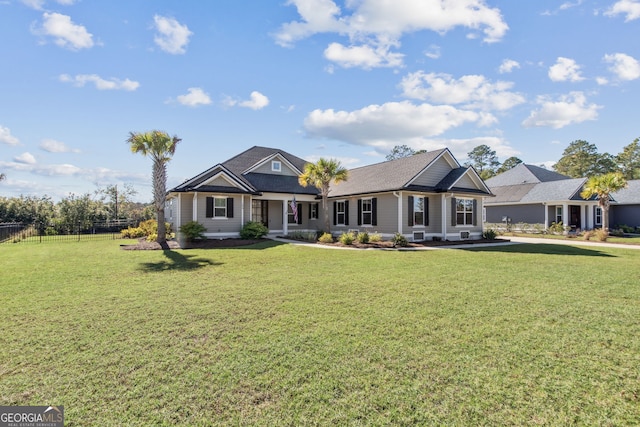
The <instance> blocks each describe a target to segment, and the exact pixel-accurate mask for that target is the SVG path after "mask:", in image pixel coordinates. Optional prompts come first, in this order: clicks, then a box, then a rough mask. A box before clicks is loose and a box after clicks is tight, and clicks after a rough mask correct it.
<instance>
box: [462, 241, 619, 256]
mask: <svg viewBox="0 0 640 427" xmlns="http://www.w3.org/2000/svg"><path fill="white" fill-rule="evenodd" d="M463 250H465V251H473V252H502V253H509V252H511V253H522V254H545V255H574V256H595V257H615V255H611V254H607V253H604V252H601V251H599V250H594V249H587V248H585V247H577V246H570V245H554V244H544V243H522V244H515V245H504V246H502V245H496V246H487V247H482V248H465V249H463Z"/></svg>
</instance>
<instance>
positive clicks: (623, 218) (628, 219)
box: [609, 179, 640, 228]
mask: <svg viewBox="0 0 640 427" xmlns="http://www.w3.org/2000/svg"><path fill="white" fill-rule="evenodd" d="M612 196H613V199H614V200H615V202H614V203H612V204H611V206H610V207H609V224H610V228H618V227H619V226H621V225H627V226H629V227H635V228H640V179H634V180H630V181H627V188H625V189H622V190H620V191H617V192H615V193H613V194H612Z"/></svg>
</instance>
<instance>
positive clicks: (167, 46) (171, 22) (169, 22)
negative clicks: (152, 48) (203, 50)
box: [153, 15, 193, 55]
mask: <svg viewBox="0 0 640 427" xmlns="http://www.w3.org/2000/svg"><path fill="white" fill-rule="evenodd" d="M153 20H154V22H155V29H156V31H157V32H158V33H157V34H156V36H155V37H154V39H153V40H154V41H155V43H156V44H157V45H158V46H159V47H160V49H162V50H164V51H165V52H167V53H171V54H174V55H175V54H183V53H185V52H186V46H187V44H189V37H191V35H192V34H193V33H192V32H191V31H189V28H188V27H187V26H186V25H182V24H180V23H179V22H178V21H176V20H175V19H174V18H167V17H164V16H160V15H156V16H154V17H153Z"/></svg>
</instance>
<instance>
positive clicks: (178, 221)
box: [176, 193, 182, 228]
mask: <svg viewBox="0 0 640 427" xmlns="http://www.w3.org/2000/svg"><path fill="white" fill-rule="evenodd" d="M181 213H182V193H178V206H176V228H180V226H181V225H182V215H181Z"/></svg>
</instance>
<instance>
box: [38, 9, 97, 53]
mask: <svg viewBox="0 0 640 427" xmlns="http://www.w3.org/2000/svg"><path fill="white" fill-rule="evenodd" d="M42 17H43V22H42V26H41V27H39V28H34V29H33V30H32V31H33V32H34V33H35V34H37V35H44V36H51V37H53V39H54V43H55V44H57V45H58V46H60V47H63V48H67V49H70V50H80V49H89V48H91V47H93V45H94V43H93V35H92V34H91V33H89V32H88V31H87V29H86V28H85V27H83V26H82V25H77V24H74V23H73V22H72V21H71V17H70V16H67V15H62V14H60V13H47V12H45V13H44V14H43V15H42Z"/></svg>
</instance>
